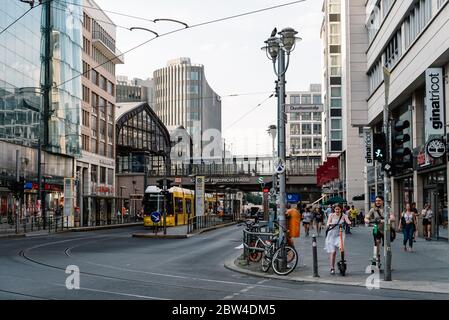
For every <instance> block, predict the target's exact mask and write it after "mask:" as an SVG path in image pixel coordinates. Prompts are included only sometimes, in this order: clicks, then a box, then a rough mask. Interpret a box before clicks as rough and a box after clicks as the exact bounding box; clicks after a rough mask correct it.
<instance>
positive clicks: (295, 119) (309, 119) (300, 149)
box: [286, 84, 323, 156]
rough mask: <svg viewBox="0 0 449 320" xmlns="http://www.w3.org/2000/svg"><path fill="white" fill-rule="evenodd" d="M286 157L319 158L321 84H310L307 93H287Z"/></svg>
mask: <svg viewBox="0 0 449 320" xmlns="http://www.w3.org/2000/svg"><path fill="white" fill-rule="evenodd" d="M286 101H287V104H290V105H291V106H292V109H293V110H292V112H288V113H287V130H286V143H287V145H286V150H287V156H321V154H322V141H323V130H322V122H323V105H322V103H321V84H311V85H310V90H309V91H296V92H293V91H290V92H287V100H286Z"/></svg>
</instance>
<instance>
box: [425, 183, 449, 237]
mask: <svg viewBox="0 0 449 320" xmlns="http://www.w3.org/2000/svg"><path fill="white" fill-rule="evenodd" d="M425 202H429V203H430V205H431V206H432V211H433V213H434V216H433V220H432V236H433V237H435V238H437V239H441V238H443V239H447V238H448V229H447V225H448V218H447V199H446V193H445V192H444V188H442V187H440V186H438V187H437V188H435V189H429V190H428V191H427V199H426V201H425Z"/></svg>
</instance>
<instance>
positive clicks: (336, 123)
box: [331, 119, 341, 130]
mask: <svg viewBox="0 0 449 320" xmlns="http://www.w3.org/2000/svg"><path fill="white" fill-rule="evenodd" d="M331 129H332V130H341V120H340V119H331Z"/></svg>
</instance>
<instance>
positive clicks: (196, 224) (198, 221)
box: [187, 214, 236, 234]
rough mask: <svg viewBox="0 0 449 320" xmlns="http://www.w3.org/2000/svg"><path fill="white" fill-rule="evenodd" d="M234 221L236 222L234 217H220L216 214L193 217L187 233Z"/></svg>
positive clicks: (188, 224) (189, 222)
mask: <svg viewBox="0 0 449 320" xmlns="http://www.w3.org/2000/svg"><path fill="white" fill-rule="evenodd" d="M234 221H236V219H235V216H234V215H223V216H218V215H215V214H214V215H205V216H196V217H192V218H190V219H189V221H188V223H187V233H188V234H190V233H193V232H195V231H198V230H201V229H206V228H210V227H214V226H218V225H222V224H226V223H230V222H234Z"/></svg>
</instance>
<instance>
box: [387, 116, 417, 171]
mask: <svg viewBox="0 0 449 320" xmlns="http://www.w3.org/2000/svg"><path fill="white" fill-rule="evenodd" d="M408 128H410V122H409V121H408V120H404V121H403V120H399V121H395V122H394V125H393V129H394V130H393V142H392V147H393V148H392V150H393V154H392V165H393V167H394V171H395V172H396V173H397V172H400V171H402V170H405V169H408V168H413V155H412V150H411V149H410V148H409V147H408V146H407V142H409V141H410V140H411V138H410V135H409V134H408V133H405V132H404V131H405V130H406V129H408Z"/></svg>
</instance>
